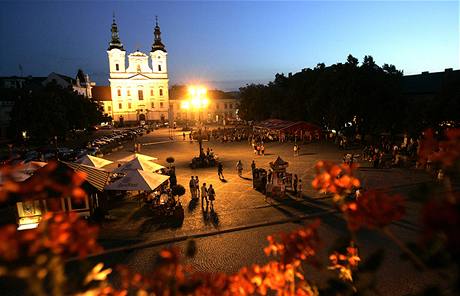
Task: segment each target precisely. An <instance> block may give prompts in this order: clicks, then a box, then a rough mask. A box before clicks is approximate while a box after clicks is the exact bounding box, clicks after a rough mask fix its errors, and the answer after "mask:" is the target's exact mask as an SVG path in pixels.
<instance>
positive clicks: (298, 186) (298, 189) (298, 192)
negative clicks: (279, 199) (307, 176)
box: [297, 179, 302, 198]
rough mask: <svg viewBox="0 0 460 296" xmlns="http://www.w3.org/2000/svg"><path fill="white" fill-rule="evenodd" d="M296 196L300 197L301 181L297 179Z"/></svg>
mask: <svg viewBox="0 0 460 296" xmlns="http://www.w3.org/2000/svg"><path fill="white" fill-rule="evenodd" d="M297 196H298V197H300V198H301V197H302V179H299V184H298V185H297Z"/></svg>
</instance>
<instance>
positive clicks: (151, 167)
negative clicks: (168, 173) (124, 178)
mask: <svg viewBox="0 0 460 296" xmlns="http://www.w3.org/2000/svg"><path fill="white" fill-rule="evenodd" d="M164 168H165V167H164V166H162V165H160V164H158V163H154V162H152V161H148V160H146V159H144V158H139V157H136V158H134V159H133V160H131V161H129V162H127V163H125V164H123V165H122V166H120V167H118V168H116V169H115V170H113V172H114V173H127V172H129V171H132V170H143V171H146V172H156V171H159V170H161V169H164Z"/></svg>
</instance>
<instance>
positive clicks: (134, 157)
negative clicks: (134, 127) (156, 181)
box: [118, 153, 158, 162]
mask: <svg viewBox="0 0 460 296" xmlns="http://www.w3.org/2000/svg"><path fill="white" fill-rule="evenodd" d="M136 158H140V159H142V160H147V161H153V160H158V158H156V157H153V156H148V155H145V154H140V153H133V154H131V155H129V156H126V157H124V158H122V159H119V160H118V161H119V162H129V161H131V160H134V159H136Z"/></svg>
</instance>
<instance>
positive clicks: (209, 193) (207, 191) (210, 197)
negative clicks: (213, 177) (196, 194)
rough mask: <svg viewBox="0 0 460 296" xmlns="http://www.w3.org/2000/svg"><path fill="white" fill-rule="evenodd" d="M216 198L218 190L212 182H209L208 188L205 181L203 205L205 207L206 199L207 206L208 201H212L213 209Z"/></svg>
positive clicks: (202, 197)
mask: <svg viewBox="0 0 460 296" xmlns="http://www.w3.org/2000/svg"><path fill="white" fill-rule="evenodd" d="M215 199H216V192H215V191H214V188H213V187H212V184H209V188H206V183H203V185H202V186H201V207H202V208H204V200H206V208H207V207H208V202H211V209H214V200H215Z"/></svg>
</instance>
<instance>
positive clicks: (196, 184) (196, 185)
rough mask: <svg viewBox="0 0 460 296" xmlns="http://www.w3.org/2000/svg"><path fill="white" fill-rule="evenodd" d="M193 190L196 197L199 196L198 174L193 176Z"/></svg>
mask: <svg viewBox="0 0 460 296" xmlns="http://www.w3.org/2000/svg"><path fill="white" fill-rule="evenodd" d="M195 192H196V198H198V197H199V196H200V180H199V179H198V176H195Z"/></svg>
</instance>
